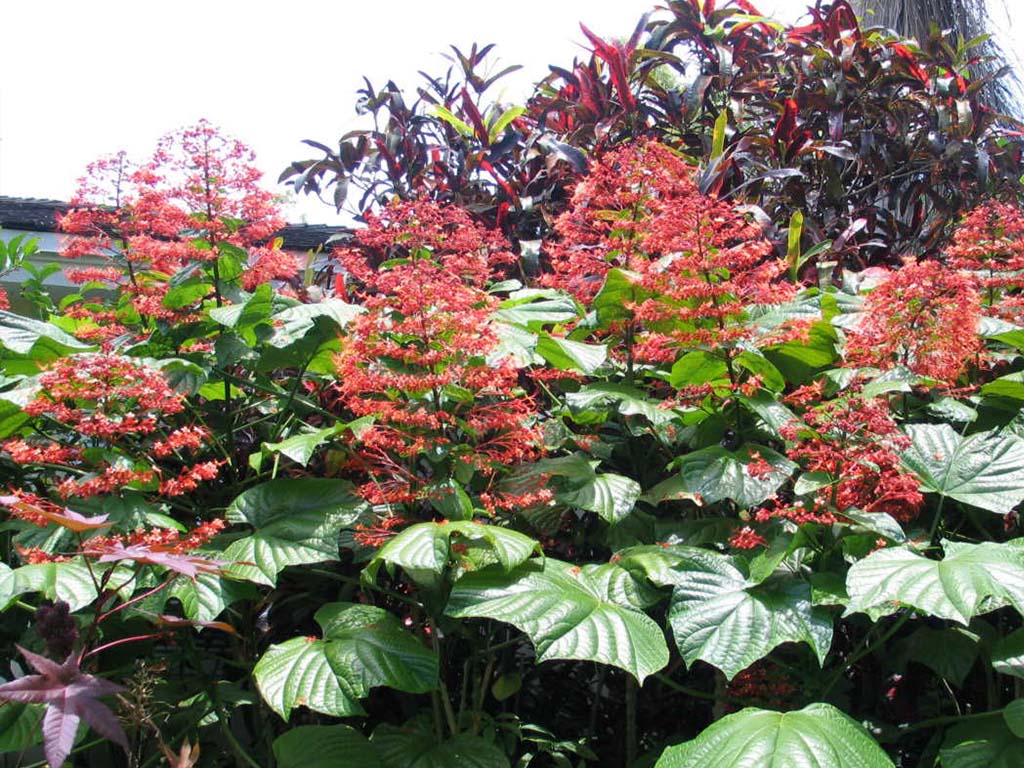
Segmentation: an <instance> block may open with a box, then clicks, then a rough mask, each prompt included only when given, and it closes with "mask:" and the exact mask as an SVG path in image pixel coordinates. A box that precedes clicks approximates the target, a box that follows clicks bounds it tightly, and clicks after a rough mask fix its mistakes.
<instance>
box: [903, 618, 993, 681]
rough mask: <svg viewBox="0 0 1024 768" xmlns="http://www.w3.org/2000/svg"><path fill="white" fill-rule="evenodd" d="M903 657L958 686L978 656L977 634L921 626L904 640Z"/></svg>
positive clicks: (963, 630) (951, 628)
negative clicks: (904, 651) (904, 654)
mask: <svg viewBox="0 0 1024 768" xmlns="http://www.w3.org/2000/svg"><path fill="white" fill-rule="evenodd" d="M906 647H907V659H908V660H909V661H916V662H917V663H918V664H923V665H924V666H926V667H928V668H929V669H930V670H932V671H933V672H934V673H935V674H937V675H938V676H939V677H941V678H943V679H945V680H949V681H950V682H951V683H953V685H956V686H962V685H963V684H964V680H965V679H966V678H967V675H968V673H969V672H970V671H971V667H973V666H974V662H975V661H976V660H977V658H978V636H977V635H975V634H973V633H972V632H968V631H967V630H965V629H962V628H960V627H950V628H949V629H932V628H931V627H921V628H920V629H918V630H917V631H916V632H914V634H912V635H911V636H910V637H909V638H907V641H906Z"/></svg>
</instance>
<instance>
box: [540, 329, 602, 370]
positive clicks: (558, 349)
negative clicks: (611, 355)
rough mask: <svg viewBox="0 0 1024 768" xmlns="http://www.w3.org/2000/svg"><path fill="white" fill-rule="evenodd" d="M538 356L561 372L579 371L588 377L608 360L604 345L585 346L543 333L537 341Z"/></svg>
mask: <svg viewBox="0 0 1024 768" xmlns="http://www.w3.org/2000/svg"><path fill="white" fill-rule="evenodd" d="M537 354H538V355H540V356H541V357H543V358H544V359H545V360H546V361H547V362H549V363H550V364H551V365H553V366H555V368H557V369H559V370H560V371H578V372H579V373H584V374H587V375H588V376H589V375H590V374H592V373H594V371H596V370H597V369H598V368H600V367H601V366H602V365H604V362H605V360H606V359H607V358H608V347H606V346H605V345H604V344H584V343H582V342H579V341H570V340H569V339H565V338H562V337H560V336H552V335H551V334H550V333H545V332H541V334H540V336H539V337H538V339H537Z"/></svg>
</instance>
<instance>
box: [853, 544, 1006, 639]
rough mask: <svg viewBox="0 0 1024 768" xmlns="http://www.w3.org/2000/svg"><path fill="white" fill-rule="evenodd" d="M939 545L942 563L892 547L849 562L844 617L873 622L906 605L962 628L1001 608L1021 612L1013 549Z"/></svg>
mask: <svg viewBox="0 0 1024 768" xmlns="http://www.w3.org/2000/svg"><path fill="white" fill-rule="evenodd" d="M942 547H943V549H944V550H945V557H944V558H943V559H942V560H931V559H929V558H926V557H923V556H921V555H919V554H917V553H916V552H913V551H911V550H909V549H907V548H905V547H893V548H890V549H882V550H879V551H877V552H873V553H872V554H870V555H868V556H867V557H865V558H864V559H863V560H860V561H858V562H856V563H854V564H853V566H852V567H851V568H850V570H849V572H848V573H847V577H846V588H847V591H848V592H849V595H850V604H849V606H848V607H847V611H846V612H847V614H850V613H857V612H863V613H867V614H868V615H870V616H872V617H875V618H877V617H879V616H885V615H887V614H890V613H894V612H895V611H897V610H899V608H901V607H909V608H914V609H916V610H918V611H921V612H923V613H927V614H929V615H931V616H937V617H939V618H942V619H949V620H951V621H957V622H959V623H961V624H964V625H966V624H968V623H969V622H970V620H971V618H972V617H974V616H978V615H980V614H983V613H988V612H989V611H994V610H995V609H997V608H1002V607H1003V606H1007V605H1011V606H1013V607H1014V608H1016V610H1017V612H1018V613H1021V614H1024V556H1022V554H1021V550H1020V549H1019V548H1016V547H1011V546H1008V545H1006V544H996V543H993V542H983V543H981V544H958V543H954V542H951V541H943V542H942Z"/></svg>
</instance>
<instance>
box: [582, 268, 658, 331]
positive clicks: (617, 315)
mask: <svg viewBox="0 0 1024 768" xmlns="http://www.w3.org/2000/svg"><path fill="white" fill-rule="evenodd" d="M651 295H652V294H651V293H650V291H647V290H645V289H644V288H643V287H642V285H641V279H640V275H638V274H636V273H634V272H629V271H627V270H624V269H609V270H608V274H606V275H605V278H604V285H602V286H601V290H600V291H598V292H597V295H596V296H594V300H593V301H592V302H591V303H590V306H591V309H593V310H594V311H595V312H596V313H597V321H598V325H599V326H600V327H601V328H608V327H609V326H610V325H611V324H612V323H617V322H622V321H624V320H630V319H632V317H633V310H632V309H629V307H631V306H637V305H638V304H640V303H641V302H642V301H644V299H647V298H650V296H651Z"/></svg>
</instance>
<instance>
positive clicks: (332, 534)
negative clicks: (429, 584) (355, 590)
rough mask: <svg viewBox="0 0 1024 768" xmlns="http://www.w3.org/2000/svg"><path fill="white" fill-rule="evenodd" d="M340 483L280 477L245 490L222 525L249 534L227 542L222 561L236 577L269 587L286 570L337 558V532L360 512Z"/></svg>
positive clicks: (363, 505)
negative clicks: (249, 530) (248, 528)
mask: <svg viewBox="0 0 1024 768" xmlns="http://www.w3.org/2000/svg"><path fill="white" fill-rule="evenodd" d="M366 506H367V505H366V502H365V501H363V500H362V499H360V498H358V497H357V496H355V495H354V494H353V493H352V485H351V484H350V483H348V482H346V481H343V480H330V479H324V478H294V479H292V478H286V479H285V478H283V479H278V480H271V481H270V482H268V483H264V484H263V485H258V486H256V487H255V488H250V489H249V490H248V491H246V492H245V493H243V494H242V495H241V496H239V497H238V498H236V499H235V500H234V501H233V502H231V504H230V505H229V506H228V509H227V512H226V513H225V517H226V518H227V520H228V522H231V523H236V524H247V525H251V526H252V527H253V528H254V531H253V533H252V534H251V535H249V536H245V537H243V538H241V539H238V540H236V541H234V542H232V543H231V544H230V545H229V546H228V548H227V549H226V550H225V551H224V559H225V560H232V561H234V562H233V564H232V565H230V566H229V567H228V568H227V570H228V572H229V573H231V574H232V575H234V576H235V577H237V578H241V579H248V580H250V581H255V582H257V583H259V584H266V585H268V586H273V584H274V583H275V582H276V580H277V574H278V573H279V572H280V571H281V570H282V569H283V568H285V567H287V566H289V565H302V564H306V563H321V562H325V561H329V560H337V559H338V532H339V531H340V530H341V529H342V528H344V527H345V526H346V525H349V524H350V523H352V522H353V521H355V520H356V518H358V517H359V515H360V513H361V512H362V511H363V510H364V509H365V508H366Z"/></svg>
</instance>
